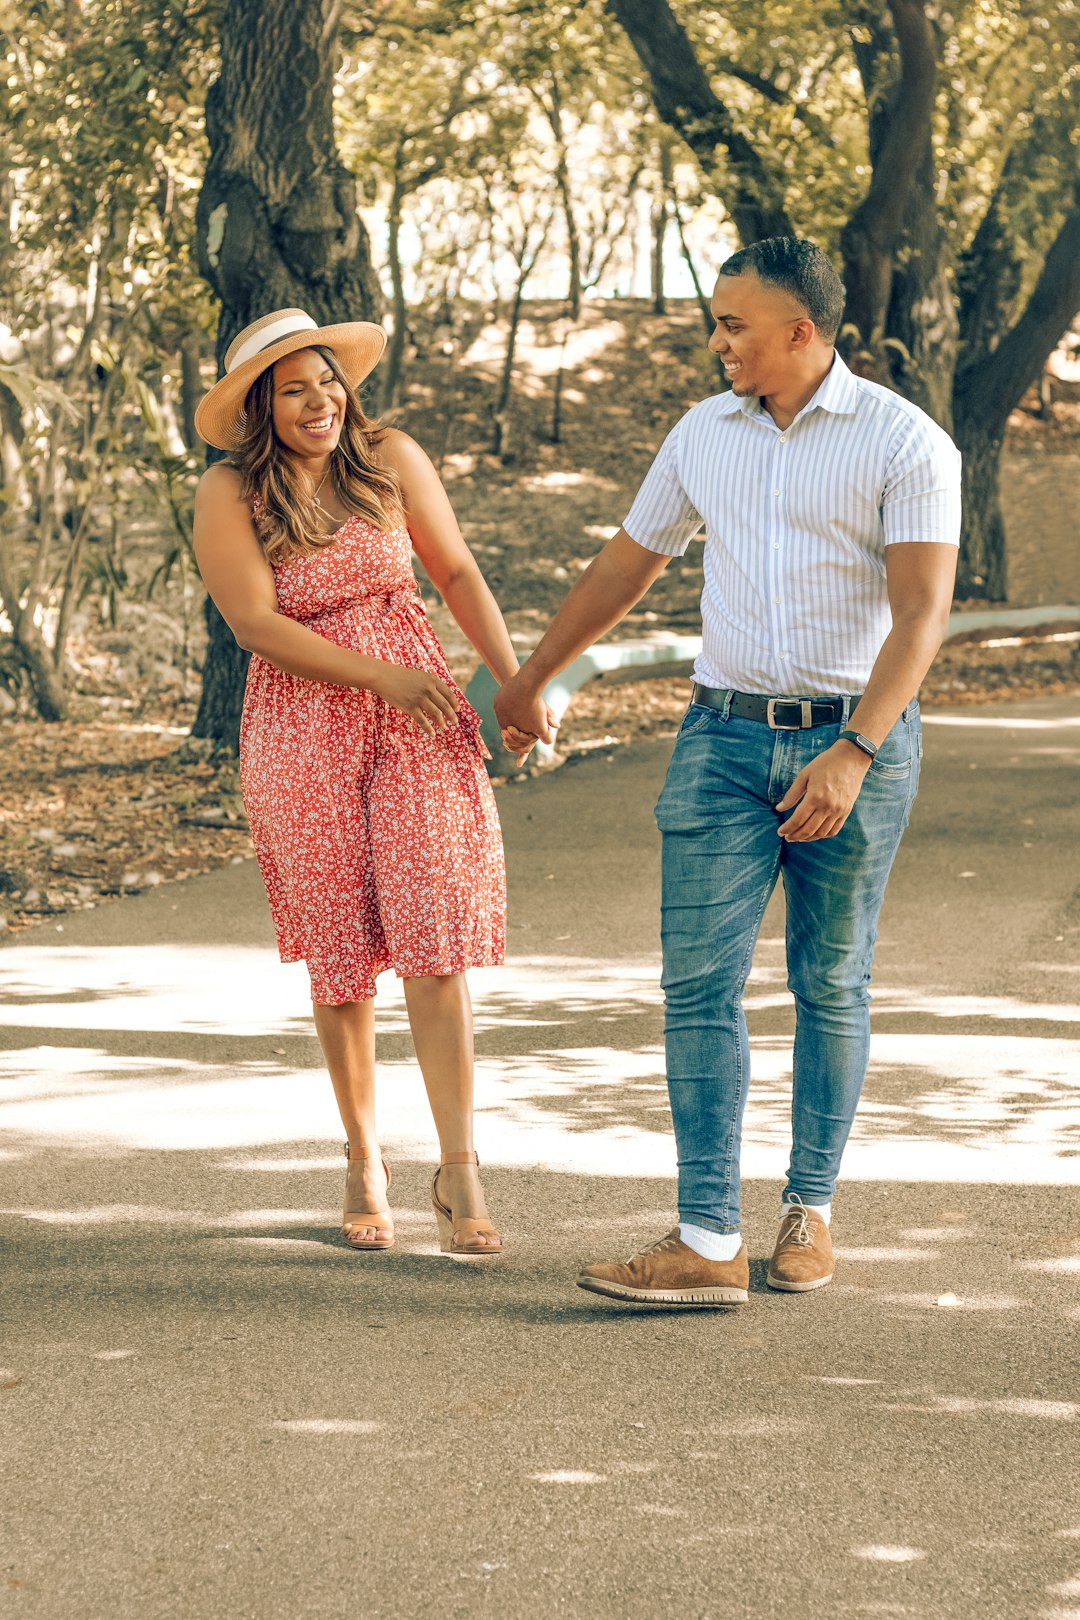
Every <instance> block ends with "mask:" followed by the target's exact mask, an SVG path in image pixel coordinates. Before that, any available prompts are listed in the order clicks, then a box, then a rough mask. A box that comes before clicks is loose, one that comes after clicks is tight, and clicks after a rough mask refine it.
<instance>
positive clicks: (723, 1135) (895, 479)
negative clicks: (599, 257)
mask: <svg viewBox="0 0 1080 1620" xmlns="http://www.w3.org/2000/svg"><path fill="white" fill-rule="evenodd" d="M843 303H844V289H843V286H842V284H841V282H840V279H839V277H838V276H837V274H836V272H835V270H834V269H833V267H832V265H831V264H830V263H829V260H828V259H827V258H826V256H825V254H824V253H822V251H821V249H820V248H818V247H816V246H815V245H814V244H813V243H811V242H807V241H803V240H801V239H800V238H797V237H773V238H770V239H769V240H767V241H763V242H757V243H755V244H753V246H751V247H748V248H745V249H743V250H742V251H741V252H739V253H736V254H735V255H734V256H733V257H732V258H730V259H728V260H727V261H726V262H725V264H724V265H723V267H722V268H721V271H720V274H719V276H718V278H717V282H716V288H715V291H714V293H713V298H712V313H713V316H714V319H715V321H716V330H715V332H714V333H713V336H712V337H711V338H710V340H709V347H710V349H712V350H713V352H714V353H716V354H718V355H719V356H720V357H721V359H722V361H723V363H724V370H725V372H726V374H727V376H728V378H729V379H730V381H731V391H730V393H725V394H720V395H715V396H713V397H712V398H709V399H705V400H703V401H702V402H701V403H700V404H698V405H696V406H694V408H693V409H692V410H690V411H689V412H687V414H686V415H685V416H684V417H683V418H682V419H681V420H680V421H679V422H677V423H676V425H675V427H674V428H673V429H672V431H671V433H670V434H669V435H668V437H667V439H666V440H665V442H664V444H663V446H662V448H661V450H660V453H659V455H658V456H657V458H656V460H655V462H654V463H653V466H652V468H651V470H650V471H649V473H648V475H647V477H646V479H645V482H644V484H643V485H642V486H641V489H640V490H639V492H638V495H637V498H636V499H635V501H634V503H633V506H632V507H631V510H630V513H629V515H628V516H627V518H626V521H625V523H624V525H623V527H622V528H621V529H620V530H619V532H618V534H616V535H615V537H614V538H613V539H612V540H611V541H610V542H609V543H608V545H607V546H606V547H605V548H604V550H603V551H602V552H601V553H600V555H599V556H598V557H597V558H596V559H595V560H594V561H593V563H592V564H591V565H590V567H589V568H588V569H587V570H586V572H585V573H584V574H583V575H582V577H581V579H580V580H579V582H578V583H577V585H575V587H574V589H573V590H572V591H571V592H570V594H569V596H568V597H567V599H566V601H565V602H564V604H563V606H562V608H561V609H560V610H559V613H558V614H557V616H556V618H555V619H554V621H553V622H552V624H551V626H550V628H549V630H548V631H547V634H546V635H545V636H544V638H543V640H542V641H541V642H540V644H539V646H538V647H537V648H536V651H535V652H534V653H533V655H532V657H531V658H530V659H529V660H528V662H527V663H526V664H525V665H524V666H523V667H522V669H521V671H520V672H519V674H518V675H517V676H516V677H515V678H514V679H513V680H511V681H510V682H509V683H508V685H506V686H504V687H503V689H502V691H501V693H500V694H499V697H498V699H497V700H496V705H495V707H496V712H497V714H498V717H499V720H500V722H501V724H502V725H503V726H511V725H512V726H517V727H518V728H520V729H521V730H522V731H526V732H530V733H534V734H536V735H537V736H540V737H543V738H544V739H545V740H550V732H549V730H548V727H547V722H546V715H545V711H544V708H543V705H542V700H541V693H542V691H543V688H544V686H545V684H546V683H547V682H548V681H549V680H550V679H551V678H552V677H553V676H554V675H555V674H557V673H558V672H559V671H560V670H561V669H564V668H565V667H566V665H567V664H569V663H570V662H571V661H572V660H573V659H574V658H576V657H577V656H578V655H579V654H580V653H581V652H582V651H583V650H584V649H585V648H586V647H587V646H588V645H589V644H590V643H591V642H593V641H595V640H596V639H597V637H598V636H601V635H603V633H604V632H605V631H607V630H610V629H611V627H612V626H613V625H615V624H617V623H618V622H619V620H620V619H622V618H623V616H624V615H625V614H626V613H627V612H628V611H629V610H630V608H632V607H633V605H634V604H635V603H636V602H637V601H639V600H640V598H641V597H642V596H643V595H644V593H645V592H646V591H647V590H648V588H649V586H650V585H651V584H652V582H653V580H655V579H656V578H657V577H658V575H659V574H660V573H661V571H662V570H663V568H664V567H665V566H666V564H667V562H668V560H669V559H670V558H671V557H672V556H677V555H680V554H681V553H682V552H683V551H685V549H686V547H687V545H688V543H689V541H690V539H691V537H692V536H693V535H694V533H695V532H696V531H697V529H698V528H699V527H700V525H701V524H702V523H704V524H705V530H706V539H705V558H704V576H705V577H704V590H703V592H702V599H701V605H702V620H703V645H702V651H701V656H700V658H699V659H698V661H697V664H696V666H695V670H694V679H695V684H694V688H693V693H692V701H691V704H690V707H689V709H688V711H687V714H686V717H685V719H684V721H683V724H682V729H681V730H680V732H679V736H678V740H677V742H676V745H675V751H674V754H673V756H672V760H671V765H670V768H669V770H668V774H667V779H666V781H665V784H664V789H663V792H662V793H661V795H660V800H659V802H658V804H657V807H656V816H657V822H658V824H659V827H660V831H661V834H662V846H663V853H662V923H661V937H662V945H663V981H662V982H663V987H664V991H665V999H666V1044H667V1072H668V1090H669V1095H670V1099H671V1112H672V1117H673V1120H674V1125H675V1138H676V1143H677V1146H678V1155H679V1225H678V1226H677V1227H676V1228H675V1230H674V1231H672V1232H671V1233H669V1234H668V1236H667V1237H665V1238H661V1239H660V1240H659V1241H658V1242H656V1243H654V1244H652V1245H651V1246H650V1247H648V1248H646V1249H645V1250H644V1251H643V1252H642V1253H640V1254H637V1255H635V1256H634V1257H633V1258H632V1259H631V1260H629V1261H626V1262H624V1263H612V1264H597V1265H589V1266H586V1267H585V1268H584V1270H583V1272H582V1274H581V1277H580V1278H579V1279H578V1280H579V1282H580V1285H581V1286H582V1287H583V1288H588V1289H590V1290H592V1291H593V1292H595V1293H600V1294H604V1295H607V1296H609V1297H611V1298H613V1299H618V1300H626V1301H631V1302H633V1303H657V1304H663V1305H666V1306H670V1305H688V1306H701V1305H717V1306H727V1305H734V1304H740V1303H744V1302H745V1301H746V1299H747V1285H748V1280H749V1271H748V1265H747V1255H746V1246H745V1244H744V1243H743V1241H742V1236H741V1231H740V1221H739V1138H740V1128H741V1122H742V1115H743V1109H744V1105H745V1102H746V1090H747V1082H748V1068H749V1046H748V1041H747V1034H746V1022H745V1019H744V1016H743V1011H742V991H743V985H744V983H745V981H746V977H747V975H748V973H749V970H750V961H751V956H752V953H753V948H754V943H755V940H756V938H757V933H758V929H759V926H760V923H761V918H762V914H763V913H764V910H765V906H766V903H767V901H768V899H769V896H770V895H771V893H772V891H773V889H774V887H775V885H776V882H777V879H778V878H780V879H782V881H783V884H784V892H785V896H786V904H787V962H788V986H789V988H790V989H791V991H792V992H793V994H794V997H795V1006H796V1033H795V1052H794V1076H793V1095H792V1153H791V1162H790V1166H789V1169H788V1176H787V1185H786V1188H785V1191H784V1197H783V1203H782V1206H781V1220H780V1230H779V1235H778V1237H777V1241H776V1246H775V1249H774V1252H773V1256H772V1259H771V1261H770V1263H769V1270H768V1281H769V1283H770V1285H771V1286H772V1287H774V1288H779V1289H784V1290H787V1291H790V1292H795V1293H799V1292H803V1291H806V1290H808V1289H813V1288H820V1287H822V1286H823V1285H824V1284H825V1283H828V1282H829V1281H830V1280H831V1278H832V1275H833V1253H832V1245H831V1242H830V1237H829V1220H830V1213H831V1200H832V1195H833V1190H834V1187H835V1184H836V1177H837V1173H838V1171H839V1167H840V1159H841V1156H842V1154H843V1150H844V1147H845V1144H846V1142H847V1138H848V1134H849V1132H850V1129H851V1124H852V1120H853V1118H854V1114H855V1108H856V1105H857V1103H858V1100H859V1094H860V1091H861V1090H862V1085H863V1080H864V1077H865V1074H866V1064H867V1058H868V1053H869V1037H870V1020H869V999H870V998H869V995H868V993H867V985H868V983H869V979H870V967H871V962H872V959H873V950H874V942H875V938H876V934H877V921H878V915H879V912H880V909H881V903H882V900H883V898H884V894H885V883H886V880H887V878H888V874H889V870H890V868H891V866H892V862H893V857H894V856H895V854H896V849H897V846H898V844H899V842H900V837H901V834H902V833H903V830H904V828H905V826H906V825H907V820H908V815H909V812H910V810H911V805H912V801H913V800H914V797H915V790H916V787H917V785H918V776H919V763H920V758H921V753H922V743H921V732H920V725H919V710H918V704H917V702H916V701H915V694H916V692H917V690H918V687H919V683H920V681H921V680H922V679H923V677H924V675H925V674H926V671H927V670H928V668H929V667H930V664H931V661H932V660H933V658H934V655H935V653H936V652H937V649H938V647H939V646H940V644H941V640H942V636H943V634H944V631H945V627H946V624H947V620H948V614H949V606H950V602H951V599H952V587H953V577H954V573H955V568H956V556H957V549H956V548H957V544H958V537H959V522H960V494H959V490H960V458H959V455H958V453H957V451H956V449H955V447H954V446H953V444H952V442H951V441H950V439H949V438H948V436H947V435H946V434H945V433H944V432H943V431H942V429H941V428H939V427H938V426H936V425H935V423H934V422H932V421H931V420H930V418H929V417H927V416H926V415H925V414H924V413H923V412H922V411H920V410H919V409H918V408H917V407H916V406H914V405H911V404H909V403H908V401H907V400H905V399H902V398H901V397H900V396H899V395H897V394H894V393H892V392H891V391H890V390H889V389H887V388H884V387H882V386H880V385H879V384H877V383H873V382H868V381H866V380H864V379H862V378H857V377H855V376H853V375H852V374H851V372H850V371H849V370H848V369H847V367H846V366H845V365H844V363H843V361H842V360H841V358H840V356H839V355H838V354H837V353H836V350H835V348H834V342H835V338H836V332H837V327H838V324H839V321H840V316H841V312H842V309H843Z"/></svg>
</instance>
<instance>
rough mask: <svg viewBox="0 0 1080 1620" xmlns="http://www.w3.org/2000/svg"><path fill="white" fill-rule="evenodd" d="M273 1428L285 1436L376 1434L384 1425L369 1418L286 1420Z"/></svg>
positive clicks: (275, 1424)
mask: <svg viewBox="0 0 1080 1620" xmlns="http://www.w3.org/2000/svg"><path fill="white" fill-rule="evenodd" d="M271 1427H272V1428H275V1429H281V1430H282V1431H283V1432H284V1433H285V1434H376V1433H377V1432H378V1431H379V1430H380V1429H381V1428H382V1424H381V1423H373V1422H372V1421H371V1420H370V1419H369V1418H286V1419H283V1420H282V1421H281V1422H280V1423H274V1424H272V1425H271Z"/></svg>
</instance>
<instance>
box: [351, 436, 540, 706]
mask: <svg viewBox="0 0 1080 1620" xmlns="http://www.w3.org/2000/svg"><path fill="white" fill-rule="evenodd" d="M379 454H380V457H381V459H382V460H383V461H384V462H385V463H386V465H387V466H389V467H392V468H393V470H394V471H395V472H396V473H397V475H398V477H399V479H400V480H401V489H402V494H403V495H404V497H405V507H406V521H407V523H408V526H409V534H410V536H411V537H412V543H413V546H414V548H415V550H416V555H417V556H418V557H419V558H420V561H421V562H422V563H423V565H424V567H425V569H426V570H427V574H428V578H429V579H430V580H431V583H432V584H433V585H434V587H435V589H436V590H437V591H438V593H439V595H440V596H441V597H442V599H443V601H444V602H445V603H446V605H447V607H448V608H449V609H450V612H451V613H452V614H453V615H454V618H455V620H456V622H457V623H458V624H459V625H460V626H461V629H462V630H463V632H464V633H465V635H466V636H467V637H468V639H469V641H470V642H471V644H472V645H473V646H474V647H475V648H476V651H477V652H478V653H479V654H480V657H481V658H482V659H483V661H484V663H485V664H486V665H487V667H488V669H489V670H490V671H491V673H492V675H493V676H494V677H495V679H496V680H497V681H498V683H499V685H500V686H502V685H503V684H504V683H505V682H506V681H508V680H509V679H510V678H511V676H512V675H516V674H517V668H518V660H517V654H516V653H515V652H514V648H513V644H512V643H511V640H510V633H509V631H508V630H507V628H506V624H505V621H504V620H503V616H502V614H501V612H500V611H499V606H498V603H497V602H496V601H495V598H494V596H492V594H491V591H490V589H489V588H488V585H487V582H486V581H485V579H484V576H483V574H482V573H481V572H480V568H479V566H478V564H477V562H476V559H475V557H474V556H473V554H472V552H471V551H470V550H469V548H468V546H467V545H466V544H465V540H464V538H463V537H462V533H461V529H460V528H459V527H458V521H457V518H456V517H455V516H454V509H453V507H452V506H451V505H450V500H449V497H448V496H447V493H446V490H445V489H444V488H443V485H442V480H441V479H440V477H439V475H438V473H437V472H436V471H435V468H434V467H433V466H432V464H431V462H430V460H429V459H428V456H427V455H426V453H425V452H424V451H423V450H422V449H421V448H420V446H419V445H418V444H417V443H416V441H415V440H414V439H410V438H409V436H408V434H407V433H402V432H400V431H399V430H398V429H396V428H394V429H391V431H390V432H389V433H387V434H386V436H385V438H384V439H383V441H382V444H381V445H380V447H379Z"/></svg>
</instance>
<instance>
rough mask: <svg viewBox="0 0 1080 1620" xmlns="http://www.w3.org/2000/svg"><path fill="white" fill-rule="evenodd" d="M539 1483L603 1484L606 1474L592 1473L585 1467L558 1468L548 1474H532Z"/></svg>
mask: <svg viewBox="0 0 1080 1620" xmlns="http://www.w3.org/2000/svg"><path fill="white" fill-rule="evenodd" d="M529 1478H530V1479H534V1480H535V1481H536V1483H537V1484H538V1485H603V1484H605V1483H606V1481H607V1475H606V1474H590V1473H589V1472H588V1470H587V1469H584V1468H556V1469H553V1470H552V1472H551V1473H548V1474H530V1475H529Z"/></svg>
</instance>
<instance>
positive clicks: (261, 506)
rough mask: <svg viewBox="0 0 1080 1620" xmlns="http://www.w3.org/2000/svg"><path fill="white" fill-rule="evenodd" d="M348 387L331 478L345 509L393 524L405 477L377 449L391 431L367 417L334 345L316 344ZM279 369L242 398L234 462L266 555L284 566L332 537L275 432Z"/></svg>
mask: <svg viewBox="0 0 1080 1620" xmlns="http://www.w3.org/2000/svg"><path fill="white" fill-rule="evenodd" d="M312 347H313V348H314V349H315V352H316V353H317V354H321V355H322V357H323V359H324V360H325V361H326V364H327V365H328V366H329V368H330V370H331V371H332V372H333V373H334V376H335V377H336V378H337V380H338V382H340V383H341V384H342V386H343V387H344V390H345V415H344V419H343V421H342V425H341V434H340V437H339V438H338V442H337V444H336V446H335V447H334V449H333V450H332V451H331V452H330V467H329V473H330V479H329V481H330V484H331V485H332V487H333V490H334V494H335V495H336V496H337V498H338V500H339V501H340V503H341V505H342V506H343V507H344V508H345V510H346V511H347V512H353V513H355V514H356V516H357V517H362V518H366V519H367V521H368V522H369V523H373V524H375V526H376V527H377V528H379V529H392V528H395V527H396V526H397V525H398V524H400V523H403V522H404V520H405V502H404V499H403V497H402V493H401V482H400V480H399V479H398V476H397V474H396V473H395V472H393V471H391V470H390V469H389V468H387V467H381V466H380V465H379V463H378V461H377V460H376V459H375V451H376V450H377V448H378V446H379V445H380V443H381V442H382V440H383V439H384V437H385V436H386V432H387V429H386V427H385V426H384V425H383V424H382V423H381V422H377V421H375V420H374V419H373V418H371V417H369V416H365V414H364V412H363V410H362V408H361V406H360V402H359V400H358V399H357V397H356V394H355V392H354V390H353V388H352V386H351V385H350V383H349V381H348V379H347V377H346V376H345V374H344V372H343V371H342V369H341V365H340V363H339V361H338V359H337V356H336V355H335V354H334V352H333V350H332V349H324V348H323V346H322V345H321V344H313V345H312ZM273 401H274V367H273V366H267V368H266V370H265V371H263V372H261V373H260V374H259V376H258V377H256V379H255V381H254V382H253V383H252V385H251V387H250V388H249V390H248V393H247V398H246V399H245V400H244V418H245V419H244V434H243V437H242V438H241V440H240V442H239V444H237V446H236V448H235V449H234V450H233V452H232V455H231V456H230V458H229V460H230V462H231V464H232V465H233V466H234V467H235V468H236V469H237V471H238V472H239V474H240V477H241V480H242V490H243V495H244V497H245V498H246V499H248V500H251V501H252V503H253V507H254V513H255V532H256V534H257V535H258V537H259V540H260V542H261V544H262V548H263V550H264V551H265V553H266V557H267V560H268V561H269V562H270V563H271V564H272V565H273V566H274V567H278V566H279V565H280V564H281V563H285V562H289V561H290V560H291V559H292V558H294V557H309V556H311V555H312V553H314V552H316V551H320V550H321V549H322V547H323V546H326V545H329V544H330V542H331V541H332V540H333V538H334V536H333V535H332V534H325V533H323V532H322V527H321V524H320V520H319V512H318V508H317V507H316V505H315V501H314V498H313V494H312V490H311V485H310V481H309V480H308V479H307V478H306V477H305V475H304V474H303V473H302V472H301V469H300V467H299V465H298V464H297V463H296V461H294V459H293V458H292V456H289V455H286V454H285V453H284V452H283V451H282V448H281V441H280V440H279V439H278V436H277V434H276V433H275V431H274V414H273Z"/></svg>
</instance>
